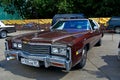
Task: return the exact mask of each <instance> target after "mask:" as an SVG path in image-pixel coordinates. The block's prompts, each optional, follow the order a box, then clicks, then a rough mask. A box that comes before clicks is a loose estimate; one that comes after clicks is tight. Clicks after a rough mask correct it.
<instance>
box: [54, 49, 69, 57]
mask: <svg viewBox="0 0 120 80" xmlns="http://www.w3.org/2000/svg"><path fill="white" fill-rule="evenodd" d="M52 54H55V55H62V56H66V54H67V49H66V47H52Z"/></svg>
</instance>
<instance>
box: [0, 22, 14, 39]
mask: <svg viewBox="0 0 120 80" xmlns="http://www.w3.org/2000/svg"><path fill="white" fill-rule="evenodd" d="M13 32H16V28H15V26H14V25H5V24H4V23H3V22H2V21H0V38H6V37H7V34H8V33H13Z"/></svg>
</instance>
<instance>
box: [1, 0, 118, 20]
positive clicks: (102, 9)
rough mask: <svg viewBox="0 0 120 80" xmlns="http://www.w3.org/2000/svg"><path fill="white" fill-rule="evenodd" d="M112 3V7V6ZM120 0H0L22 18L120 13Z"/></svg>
mask: <svg viewBox="0 0 120 80" xmlns="http://www.w3.org/2000/svg"><path fill="white" fill-rule="evenodd" d="M111 5H112V7H111ZM118 5H120V1H119V0H114V1H113V0H100V1H99V0H0V6H2V7H4V10H5V11H6V12H8V13H10V14H14V13H15V11H17V12H18V13H19V14H20V16H21V17H22V18H26V19H29V18H32V19H35V18H36V19H38V18H52V17H53V16H54V15H55V14H57V13H83V14H85V15H86V16H87V17H101V16H102V17H109V16H118V15H120V13H119V10H120V7H119V6H118Z"/></svg>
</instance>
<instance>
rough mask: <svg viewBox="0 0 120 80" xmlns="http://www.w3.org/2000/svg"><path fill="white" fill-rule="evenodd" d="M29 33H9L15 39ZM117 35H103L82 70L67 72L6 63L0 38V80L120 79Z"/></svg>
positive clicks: (119, 35)
mask: <svg viewBox="0 0 120 80" xmlns="http://www.w3.org/2000/svg"><path fill="white" fill-rule="evenodd" d="M26 32H28V31H22V32H21V31H18V32H16V33H12V34H9V35H8V36H14V35H17V34H23V33H26ZM119 40H120V34H112V33H109V34H108V33H106V34H105V35H104V37H103V38H102V43H103V45H102V46H101V47H94V48H92V49H91V50H90V51H89V52H88V59H87V64H86V66H85V67H84V68H83V69H81V70H80V69H74V68H73V69H72V70H71V71H70V72H69V73H66V72H64V71H62V69H60V68H55V67H50V68H47V69H46V68H44V67H43V66H42V67H40V68H35V67H30V66H26V65H22V64H20V62H18V61H16V60H14V61H6V60H5V57H4V42H5V39H0V80H120V61H118V60H117V52H118V48H117V46H118V42H119Z"/></svg>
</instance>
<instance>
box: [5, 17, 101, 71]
mask: <svg viewBox="0 0 120 80" xmlns="http://www.w3.org/2000/svg"><path fill="white" fill-rule="evenodd" d="M101 37H102V33H101V32H100V30H99V25H98V24H96V22H95V21H93V20H89V19H63V20H59V21H58V22H57V23H55V24H54V25H53V26H51V27H50V30H49V31H43V32H34V33H27V34H22V35H18V36H15V37H12V38H7V39H6V42H5V45H6V51H5V56H6V59H7V60H11V59H17V60H19V61H20V62H21V63H22V64H25V65H29V66H35V67H40V66H41V65H44V66H45V67H46V68H47V67H50V66H55V67H61V68H65V69H66V71H69V70H70V69H71V68H72V67H74V66H78V67H79V68H83V67H84V66H85V64H86V58H87V52H88V50H90V48H92V47H93V46H100V45H101Z"/></svg>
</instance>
